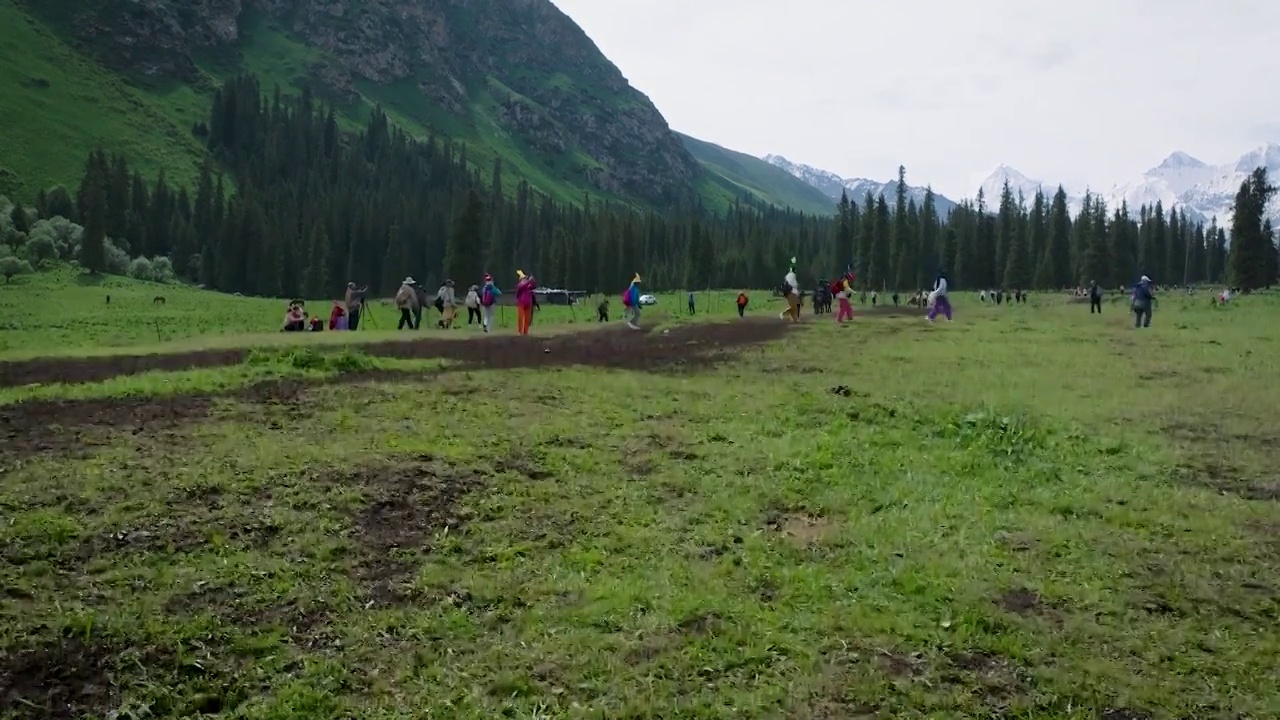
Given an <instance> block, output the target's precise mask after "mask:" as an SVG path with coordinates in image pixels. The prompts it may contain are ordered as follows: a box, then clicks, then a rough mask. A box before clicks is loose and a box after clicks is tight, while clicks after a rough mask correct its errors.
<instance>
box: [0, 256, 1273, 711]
mask: <svg viewBox="0 0 1280 720" xmlns="http://www.w3.org/2000/svg"><path fill="white" fill-rule="evenodd" d="M43 281H45V280H33V282H43ZM101 292H102V290H101V289H100V288H89V289H85V288H80V287H70V288H68V289H67V290H65V291H63V292H61V293H59V294H58V296H59V298H62V297H63V296H64V295H65V297H66V303H67V304H68V306H69V307H78V306H79V304H80V301H79V300H78V299H76V298H75V297H72V296H73V295H76V294H78V293H85V296H84V297H86V298H90V299H92V298H94V297H97V295H99V294H101ZM130 292H133V293H135V294H136V295H137V298H136V299H135V300H136V302H137V303H139V306H137V307H135V308H134V309H135V310H136V311H137V312H143V311H150V310H151V308H150V307H149V306H147V307H141V305H140V304H141V303H142V299H143V298H145V299H146V300H147V301H148V302H149V300H150V298H146V297H145V296H146V295H147V294H148V293H149V292H150V291H149V290H147V289H145V288H140V287H134V288H132V289H131V290H130ZM170 292H172V293H173V294H171V295H170V296H169V303H168V304H167V305H166V308H167V309H166V310H165V311H164V312H166V313H168V312H173V313H175V317H176V313H178V311H179V310H180V309H181V308H183V307H184V306H183V302H184V301H175V300H174V298H175V297H183V296H179V295H178V294H177V292H176V291H170ZM189 292H190V293H191V295H190V298H191V300H192V301H195V300H197V299H198V298H202V299H203V300H204V302H205V303H207V304H208V305H209V306H213V305H215V304H218V305H220V306H225V307H227V308H231V307H236V308H245V309H244V310H243V312H242V313H240V314H243V315H244V316H246V318H247V317H248V316H250V315H252V314H253V313H255V312H259V311H257V310H254V311H250V310H249V309H248V308H250V307H257V303H259V302H261V303H262V309H261V310H260V312H261V317H262V318H263V320H264V321H267V320H270V321H271V322H272V323H273V325H274V323H275V322H276V321H277V320H276V317H275V316H276V315H277V314H278V308H276V307H275V306H276V303H268V302H266V301H252V300H244V299H234V298H224V299H221V300H219V301H217V302H216V303H215V302H214V301H211V300H209V299H208V296H205V295H197V294H196V291H189ZM0 297H7V296H6V295H0ZM77 297H78V295H77ZM664 300H665V299H664ZM54 302H58V301H54ZM121 302H124V301H121ZM130 302H135V301H134V300H131V301H130ZM250 304H253V305H250ZM954 304H955V306H956V310H957V315H956V321H955V322H954V323H951V324H947V323H940V324H938V325H937V326H930V325H928V324H926V323H925V322H923V320H922V319H920V318H919V317H918V316H914V315H912V316H875V315H869V314H863V315H862V316H861V317H859V318H857V319H856V320H855V322H854V323H852V324H851V325H849V326H846V327H843V328H836V326H835V325H834V323H832V322H831V321H830V317H829V316H827V317H826V318H822V320H821V321H820V322H819V321H815V320H814V319H813V318H812V317H811V316H807V317H806V322H804V323H802V324H801V326H800V327H799V328H797V329H794V330H791V331H789V332H786V333H785V334H782V335H781V336H780V337H776V338H775V339H772V340H768V337H771V336H772V335H776V334H777V333H778V332H779V330H778V323H777V322H776V317H772V318H771V317H770V316H771V315H775V314H776V311H777V310H776V308H777V306H776V304H772V303H769V302H766V301H764V300H763V295H762V294H761V298H760V300H759V301H758V302H753V305H758V306H759V307H753V311H752V312H751V313H750V317H748V318H747V319H745V320H738V319H737V318H720V317H715V316H713V315H708V316H705V317H700V318H698V319H697V320H696V321H689V320H687V319H684V320H679V321H677V320H676V319H675V318H674V316H670V317H667V318H663V319H661V320H659V323H660V326H659V329H656V330H654V331H652V332H648V333H632V332H623V331H619V330H617V329H605V330H600V329H597V328H595V327H593V328H592V329H591V330H584V329H582V328H575V327H572V326H570V325H568V324H567V323H564V324H561V325H559V326H558V327H555V328H554V330H555V331H556V333H555V334H556V337H537V335H538V334H541V333H542V332H543V330H544V327H543V326H542V325H540V324H535V328H534V329H535V337H533V338H529V339H518V338H490V339H486V340H484V341H483V342H487V343H492V345H493V346H494V347H499V346H501V347H503V348H508V351H509V352H511V353H525V354H527V360H528V364H529V365H530V366H529V367H520V365H521V363H520V362H519V358H518V357H515V356H514V355H510V354H509V355H505V356H502V357H501V358H499V357H497V356H496V355H485V354H476V355H474V356H473V357H469V358H454V359H446V360H443V361H442V360H439V359H435V360H433V359H430V358H426V357H408V356H407V354H406V356H405V357H391V358H389V357H382V356H375V355H373V354H369V355H366V354H364V353H363V352H362V348H361V347H351V348H346V349H345V351H344V352H343V353H342V354H340V355H331V356H324V357H325V359H323V360H315V359H314V358H313V357H312V356H311V355H309V354H307V352H306V351H305V350H300V351H295V352H292V354H291V351H290V349H289V348H279V347H277V348H275V349H272V350H268V351H260V352H259V353H257V354H256V355H255V356H254V357H253V358H252V359H251V360H249V361H246V362H245V363H239V364H233V365H230V366H227V367H222V368H209V369H202V370H199V371H190V372H188V373H187V375H185V376H183V374H182V373H148V374H144V375H135V376H131V377H129V378H116V379H111V380H106V381H105V382H103V383H99V384H95V385H84V386H76V385H60V386H56V385H55V386H49V387H47V388H44V389H39V388H37V389H36V390H32V389H30V388H28V389H24V390H22V391H21V392H22V393H26V394H25V395H23V394H21V393H19V392H18V390H17V389H13V388H9V389H7V390H6V392H8V393H9V394H7V395H0V436H4V437H6V438H8V445H7V449H6V453H5V456H4V460H3V463H2V464H0V473H2V474H3V477H4V483H3V485H0V520H2V522H0V553H2V554H0V614H2V615H3V622H0V717H14V718H37V717H39V718H44V717H77V716H80V715H84V716H89V717H106V716H107V715H108V713H110V712H113V711H114V712H115V713H116V714H115V715H113V717H120V718H127V717H164V718H167V717H175V718H176V717H188V716H191V715H193V714H197V713H208V714H221V716H223V717H234V718H257V719H264V720H265V719H273V720H274V719H277V718H295V717H308V718H348V717H351V718H408V717H442V718H443V717H449V718H454V717H458V718H492V717H500V716H501V717H515V718H561V717H564V718H626V717H634V718H639V717H664V718H671V717H689V718H743V717H760V718H797V719H799V718H863V717H867V718H870V717H886V718H889V717H892V718H900V717H1027V718H1111V719H1120V718H1236V717H1253V718H1267V717H1275V716H1277V714H1280V690H1277V686H1276V683H1275V669H1276V660H1277V657H1280V623H1278V622H1277V621H1278V620H1280V617H1278V613H1280V581H1278V580H1277V575H1276V571H1277V570H1280V506H1278V505H1277V499H1278V498H1280V484H1277V481H1276V479H1275V475H1274V468H1275V466H1276V461H1277V460H1278V459H1280V442H1278V441H1280V430H1278V429H1277V426H1276V424H1275V416H1274V408H1275V407H1276V405H1277V403H1278V402H1280V383H1277V379H1280V378H1278V372H1277V367H1276V361H1275V357H1276V351H1277V349H1278V348H1277V342H1278V341H1277V339H1276V337H1275V334H1274V332H1273V331H1272V330H1271V317H1272V316H1273V315H1274V314H1275V311H1276V310H1277V306H1278V305H1280V297H1276V296H1273V295H1258V296H1253V297H1246V298H1242V299H1241V300H1240V301H1239V302H1238V303H1237V304H1235V305H1233V306H1232V307H1230V308H1227V309H1222V310H1214V309H1211V308H1209V306H1208V299H1207V295H1206V294H1201V295H1199V296H1197V297H1195V298H1181V297H1170V298H1166V299H1164V301H1163V302H1162V303H1161V304H1160V306H1159V307H1158V308H1157V311H1156V315H1155V323H1154V325H1153V327H1152V328H1151V329H1149V330H1144V331H1135V330H1134V329H1133V328H1132V327H1131V318H1130V317H1128V316H1127V315H1126V314H1125V311H1124V306H1123V303H1119V302H1118V303H1112V304H1109V305H1108V306H1107V308H1106V314H1105V315H1103V316H1102V317H1101V318H1099V317H1096V316H1090V315H1089V314H1088V308H1087V304H1086V305H1078V304H1068V303H1066V302H1065V301H1064V300H1062V299H1061V298H1058V297H1036V298H1033V301H1032V303H1031V304H1030V305H1025V306H1014V307H1002V308H993V307H987V306H982V305H980V304H979V303H978V302H977V300H976V299H973V298H971V297H968V296H957V297H956V298H955V300H954ZM112 305H113V306H115V305H116V301H115V300H114V299H113V303H112ZM615 305H616V303H615ZM122 307H128V306H125V305H122ZM202 307H203V306H202ZM0 310H3V312H4V314H5V315H6V316H9V317H12V313H13V310H12V305H10V306H5V307H3V308H0ZM32 311H33V312H34V313H36V315H35V317H36V319H40V318H43V317H45V312H46V311H44V310H40V311H38V312H37V311H36V310H35V309H34V308H33V309H32ZM86 312H92V313H98V312H99V310H98V309H97V308H96V306H95V308H94V309H93V310H92V311H86ZM203 312H210V313H211V317H217V316H219V314H218V313H213V312H212V311H206V310H202V309H199V308H188V309H187V310H186V314H187V315H190V316H197V317H198V316H200V315H201V313H203ZM726 312H727V311H726ZM717 314H718V313H717ZM210 322H212V320H211V321H210ZM236 322H240V321H239V320H237V321H236ZM246 322H247V320H246ZM726 322H729V323H733V324H734V325H733V326H732V328H736V329H734V330H732V332H733V333H743V334H744V335H745V334H751V333H754V336H753V340H754V341H755V343H754V344H750V343H747V344H741V345H738V346H736V347H735V346H734V344H733V342H731V334H732V333H730V332H729V331H728V330H726V329H725V327H726V326H725V324H724V323H726ZM99 324H100V325H104V326H107V327H112V328H115V329H114V330H113V331H110V332H108V331H105V330H104V334H103V336H102V337H107V338H113V339H114V341H115V342H116V344H117V345H126V344H134V345H139V346H141V345H145V344H148V343H150V341H151V338H147V337H145V336H144V335H145V333H141V332H135V331H133V330H130V329H127V328H125V327H124V324H123V323H121V322H119V320H117V319H106V318H105V317H104V319H101V320H100V321H99ZM548 325H550V323H548ZM748 328H757V330H752V331H751V333H747V332H746V330H747V329H748ZM762 328H764V329H767V330H768V332H767V333H765V332H763V331H762V330H760V329H762ZM212 329H213V327H212V326H211V327H209V328H208V329H207V330H206V331H205V332H207V331H208V330H212ZM222 329H223V330H224V331H225V334H233V333H238V332H243V331H245V329H246V328H245V326H226V327H224V328H222ZM551 329H552V328H545V330H546V331H548V332H549V331H550V330H551ZM664 331H665V332H664ZM61 332H63V331H62V330H58V329H53V328H50V327H48V326H47V325H45V324H43V321H41V322H38V323H33V324H32V325H30V326H23V327H21V328H17V329H13V328H11V329H8V330H4V331H0V339H3V340H4V342H6V343H7V344H8V345H7V347H8V350H7V351H6V352H7V353H9V354H10V355H13V354H23V355H32V354H50V351H51V350H53V349H54V348H55V347H57V346H58V345H59V344H60V343H61V345H62V347H61V350H62V352H60V353H58V354H78V355H87V354H90V352H89V345H91V343H90V342H89V341H88V339H87V338H85V336H84V335H83V334H81V333H76V332H71V333H69V334H65V335H63V334H59V333H61ZM443 334H444V333H440V332H434V333H433V332H428V331H424V335H427V336H433V335H443ZM335 335H336V334H335ZM352 335H355V334H352ZM454 335H458V336H460V335H461V333H455V334H454ZM204 338H205V335H204V333H191V334H190V335H188V339H186V340H184V341H182V342H181V343H178V345H179V346H180V347H183V348H187V349H189V348H191V347H196V346H198V345H199V344H202V343H205V342H208V343H211V344H215V345H220V346H221V345H224V343H226V342H227V341H226V340H225V339H222V338H219V339H217V340H205V339H204ZM294 339H295V340H298V341H301V340H302V338H294ZM764 340H768V341H767V342H764ZM742 342H743V343H746V341H745V340H742ZM573 343H578V344H577V345H574V344H573ZM659 345H662V346H663V347H664V348H665V350H664V351H663V352H664V353H666V354H665V355H659V354H658V353H656V352H654V351H652V348H654V347H657V346H659ZM706 345H712V346H715V347H703V346H706ZM405 347H406V348H408V347H412V345H406V346H405ZM593 348H595V349H597V350H599V349H601V348H603V349H604V350H605V351H606V352H604V353H596V354H594V355H593V354H591V352H589V351H590V350H591V349H593ZM699 348H701V350H700V351H699ZM713 350H718V351H719V353H720V354H719V355H716V356H714V357H712V356H708V355H705V354H704V355H696V352H704V353H706V352H710V351H713ZM570 352H580V353H582V354H581V362H580V364H577V365H574V364H570V363H568V362H566V363H563V364H554V363H553V360H554V359H555V358H556V357H557V356H558V355H559V354H561V353H566V354H567V353H570ZM682 352H687V353H689V355H688V356H687V358H688V360H687V361H686V362H683V363H681V362H676V360H678V358H679V357H680V353H682ZM610 353H617V354H619V355H624V356H627V357H629V358H630V360H629V361H628V362H627V363H625V367H614V368H605V367H600V365H601V364H603V363H604V362H605V358H604V357H603V355H608V354H610ZM646 353H651V355H646ZM393 354H394V353H393ZM422 354H423V355H426V354H429V353H425V352H424V353H422ZM650 356H651V357H654V358H659V359H661V360H663V362H661V363H656V362H655V365H654V366H651V367H646V366H645V362H644V360H645V358H646V357H650ZM298 358H304V361H299V360H298ZM539 359H541V362H542V364H538V362H536V361H539ZM712 360H715V361H716V362H714V363H713V362H712ZM48 362H50V363H55V362H59V361H58V360H52V359H51V360H49V361H48ZM74 362H109V360H104V359H101V358H86V359H84V360H83V361H74ZM499 365H500V366H501V367H503V368H504V369H494V366H499ZM260 367H270V368H273V373H274V377H275V379H274V380H273V381H271V382H268V383H265V384H264V383H259V384H257V385H249V386H247V387H246V382H248V381H245V378H250V380H254V379H261V378H259V377H258V375H255V373H257V372H258V371H257V370H255V369H254V368H260ZM2 372H3V366H0V373H2ZM196 374H198V377H196ZM178 376H183V378H184V379H182V380H181V381H180V382H181V383H185V384H184V385H183V388H184V389H183V390H182V391H181V392H177V393H175V392H172V391H168V392H166V391H164V390H162V388H163V387H164V385H165V383H166V378H168V380H169V381H173V380H175V378H177V377H178ZM282 377H283V378H285V379H283V380H282V379H281V378H282ZM113 383H114V385H113ZM129 383H132V385H129ZM126 386H127V387H126ZM94 388H96V390H95V389H94ZM33 392H36V393H37V394H35V395H32V394H31V393H33ZM150 394H166V397H165V398H149V397H148V395H150ZM104 395H105V396H118V398H117V399H115V400H102V399H100V398H101V396H104ZM95 396H96V397H98V398H99V399H84V398H92V397H95ZM19 401H22V402H19Z"/></svg>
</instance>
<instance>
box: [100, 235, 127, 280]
mask: <svg viewBox="0 0 1280 720" xmlns="http://www.w3.org/2000/svg"><path fill="white" fill-rule="evenodd" d="M102 244H103V255H105V256H106V266H107V267H106V270H107V273H108V274H109V275H128V274H129V253H127V252H125V251H124V250H121V249H120V247H119V246H118V245H116V244H115V243H114V242H112V241H111V238H107V239H106V240H104V241H103V243H102Z"/></svg>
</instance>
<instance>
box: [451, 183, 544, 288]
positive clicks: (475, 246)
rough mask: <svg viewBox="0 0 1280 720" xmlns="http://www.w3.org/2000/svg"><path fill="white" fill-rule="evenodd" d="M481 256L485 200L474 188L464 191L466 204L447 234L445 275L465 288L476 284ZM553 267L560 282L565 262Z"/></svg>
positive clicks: (481, 260) (478, 277)
mask: <svg viewBox="0 0 1280 720" xmlns="http://www.w3.org/2000/svg"><path fill="white" fill-rule="evenodd" d="M484 257H485V253H484V200H483V199H482V198H481V197H480V193H478V192H476V191H475V189H474V188H473V189H472V190H470V191H469V192H468V193H467V199H466V203H465V204H464V205H463V207H462V211H461V213H460V214H459V215H458V218H457V219H456V220H455V221H454V224H453V232H452V233H451V234H450V235H449V241H448V244H447V246H446V248H445V260H444V267H445V275H446V276H447V277H449V278H451V279H452V280H453V281H454V282H455V283H459V284H462V285H463V286H464V287H465V286H467V285H470V284H472V283H478V282H480V278H481V277H482V276H483V275H484ZM562 257H563V256H562ZM561 262H562V263H563V262H564V260H563V259H562V260H561ZM556 270H557V272H558V273H559V275H558V277H559V278H560V280H561V281H562V282H563V280H564V272H565V267H564V265H563V264H562V265H561V267H559V268H557V269H556ZM544 275H546V273H545V272H544Z"/></svg>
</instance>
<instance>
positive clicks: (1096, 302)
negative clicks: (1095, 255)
mask: <svg viewBox="0 0 1280 720" xmlns="http://www.w3.org/2000/svg"><path fill="white" fill-rule="evenodd" d="M1095 313H1096V314H1098V315H1101V314H1102V288H1101V287H1099V286H1098V281H1097V280H1094V281H1093V282H1091V283H1089V314H1090V315H1093V314H1095Z"/></svg>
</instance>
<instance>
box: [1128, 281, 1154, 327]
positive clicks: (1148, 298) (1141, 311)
mask: <svg viewBox="0 0 1280 720" xmlns="http://www.w3.org/2000/svg"><path fill="white" fill-rule="evenodd" d="M1155 301H1156V293H1155V291H1154V290H1152V288H1151V278H1149V277H1147V276H1146V275H1143V276H1142V279H1140V280H1138V284H1137V285H1134V286H1133V326H1134V327H1135V328H1149V327H1151V306H1152V305H1153V304H1154V303H1155Z"/></svg>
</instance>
